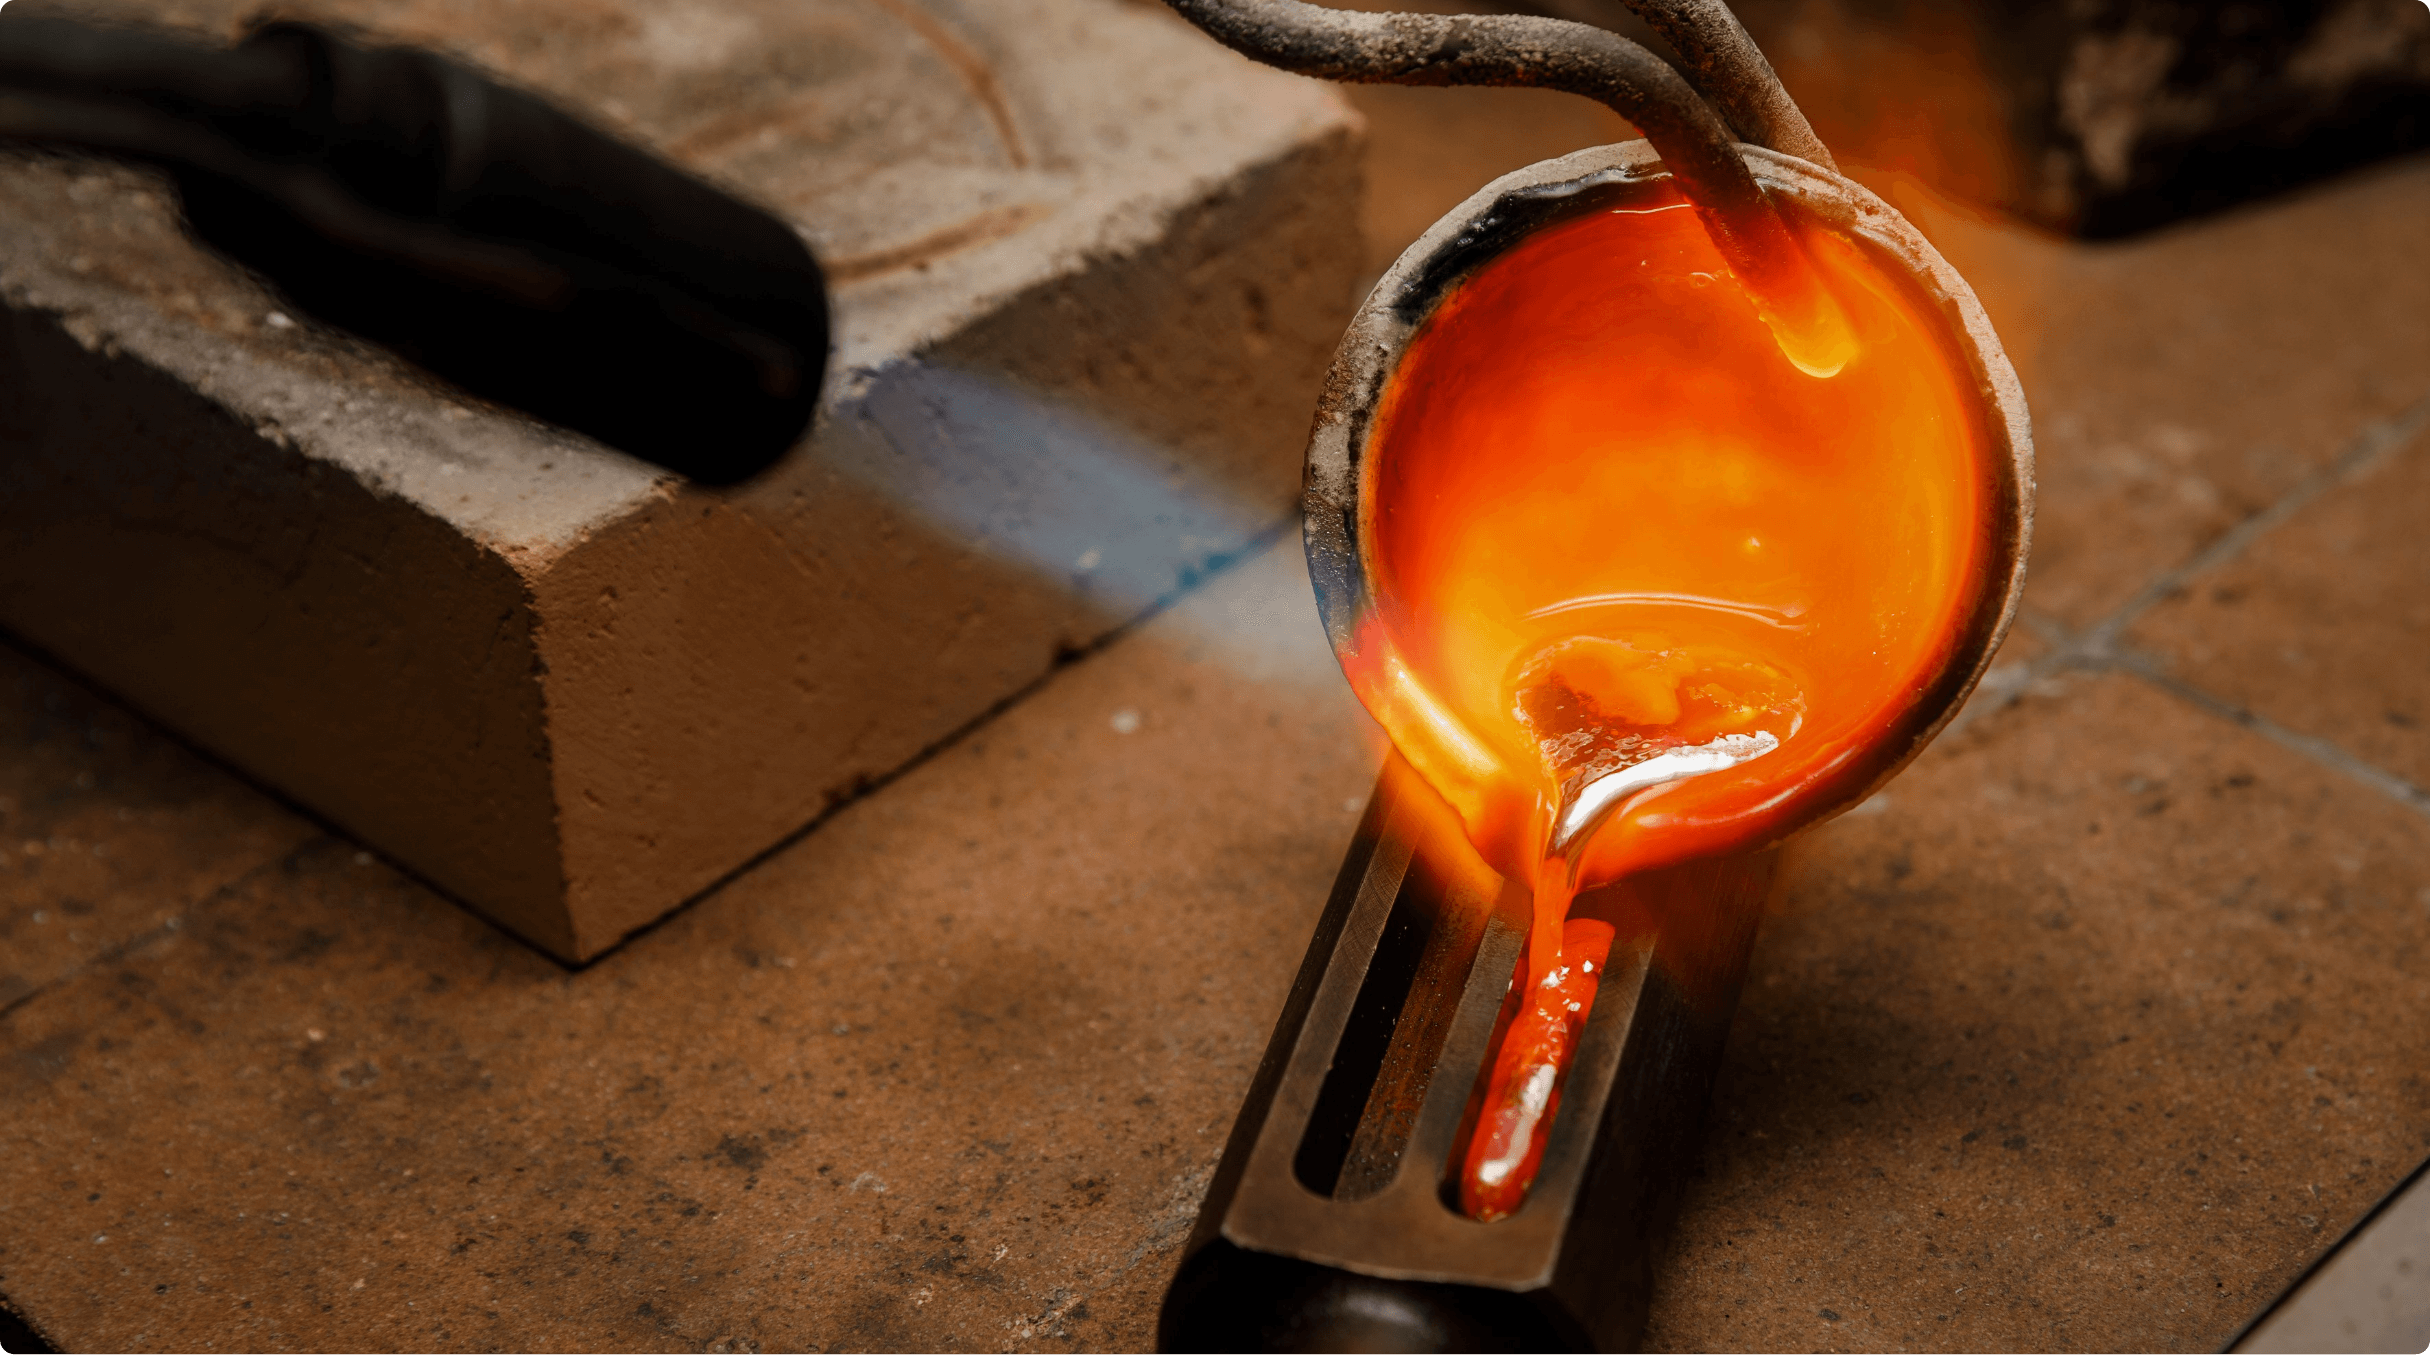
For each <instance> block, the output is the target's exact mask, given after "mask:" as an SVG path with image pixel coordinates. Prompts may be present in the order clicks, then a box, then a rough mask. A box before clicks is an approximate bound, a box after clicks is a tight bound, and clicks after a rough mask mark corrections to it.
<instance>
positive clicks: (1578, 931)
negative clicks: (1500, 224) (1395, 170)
mask: <svg viewBox="0 0 2430 1355" xmlns="http://www.w3.org/2000/svg"><path fill="white" fill-rule="evenodd" d="M1797 230H1798V235H1799V238H1800V240H1801V242H1802V243H1803V245H1804V247H1805V252H1806V254H1807V255H1808V257H1809V258H1810V259H1811V260H1812V262H1813V264H1814V267H1815V269H1816V271H1817V272H1818V273H1819V274H1820V275H1821V276H1822V277H1823V278H1824V279H1826V281H1827V283H1828V285H1829V287H1830V289H1831V291H1832V293H1834V294H1835V295H1836V297H1837V299H1838V302H1839V308H1840V309H1841V310H1842V311H1844V312H1845V314H1846V316H1847V319H1848V323H1849V325H1850V326H1851V328H1852V330H1853V333H1854V335H1855V339H1856V345H1855V349H1854V352H1853V354H1852V355H1851V356H1849V357H1848V358H1847V360H1846V361H1845V362H1844V364H1832V365H1833V366H1835V367H1836V372H1835V374H1832V375H1829V376H1817V375H1813V374H1811V373H1812V372H1813V370H1814V368H1815V366H1816V364H1813V363H1811V362H1792V361H1790V360H1789V359H1787V358H1785V357H1784V356H1783V353H1782V349H1781V346H1780V344H1779V343H1778V342H1776V340H1775V336H1774V333H1773V332H1772V329H1771V328H1770V327H1768V326H1767V324H1766V323H1765V320H1764V318H1763V317H1762V316H1760V315H1759V314H1758V312H1757V310H1756V308H1755V307H1754V306H1753V305H1752V304H1751V303H1750V301H1749V300H1748V297H1747V294H1746V292H1745V291H1744V290H1742V288H1741V287H1740V286H1739V285H1738V282H1737V280H1736V279H1735V278H1734V277H1733V275H1732V273H1731V272H1730V270H1729V268H1728V267H1727V266H1726V265H1725V264H1724V263H1723V261H1722V259H1721V256H1720V255H1719V254H1717V253H1716V252H1715V250H1714V247H1713V245H1712V243H1711V242H1710V240H1709V239H1708V238H1707V236H1706V233H1705V232H1704V231H1703V230H1702V229H1701V228H1700V227H1699V225H1698V222H1697V220H1696V216H1695V214H1694V212H1693V211H1692V210H1690V209H1689V207H1688V205H1687V204H1686V203H1685V202H1684V201H1683V200H1682V199H1681V197H1680V196H1679V194H1678V192H1677V190H1676V189H1675V188H1674V187H1672V186H1671V184H1670V183H1669V182H1668V181H1667V180H1657V181H1653V182H1649V183H1645V184H1641V185H1638V186H1636V187H1635V188H1633V189H1632V190H1631V191H1630V196H1628V197H1627V198H1625V199H1623V200H1621V201H1620V202H1619V204H1618V205H1617V206H1616V207H1614V206H1610V205H1609V204H1607V205H1606V206H1604V207H1602V208H1598V209H1597V210H1596V211H1594V212H1593V213H1592V214H1591V215H1587V216H1584V217H1581V218H1577V219H1573V220H1570V221H1567V222H1564V223H1562V224H1559V225H1555V226H1552V227H1548V228H1546V229H1543V230H1541V231H1539V232H1537V233H1536V234H1535V235H1533V236H1531V237H1530V238H1528V239H1526V240H1524V241H1523V242H1521V243H1520V244H1519V245H1517V246H1516V247H1514V248H1513V249H1511V250H1510V251H1508V252H1507V253H1505V254H1503V255H1502V256H1501V257H1500V258H1498V259H1497V260H1495V261H1494V262H1492V263H1490V264H1488V265H1486V266H1485V267H1484V268H1483V269H1481V270H1480V271H1479V272H1478V273H1477V274H1476V275H1475V276H1473V277H1471V278H1470V279H1468V280H1467V281H1465V282H1464V283H1462V284H1461V285H1460V286H1459V287H1458V289H1457V290H1456V291H1455V292H1454V293H1453V294H1452V295H1451V296H1450V297H1449V298H1447V299H1446V300H1445V301H1444V302H1443V304H1442V305H1441V306H1440V307H1439V308H1438V309H1437V310H1436V312H1435V313H1434V315H1433V316H1432V317H1431V318H1430V319H1429V320H1428V321H1427V322H1426V325H1425V327H1424V328H1423V330H1422V331H1421V332H1420V333H1419V334H1418V335H1417V336H1416V337H1415V338H1414V340H1413V341H1412V342H1411V344H1410V346H1409V349H1408V351H1407V354H1406V356H1405V357H1404V359H1403V360H1402V362H1401V364H1400V366H1399V369H1398V371H1397V373H1396V374H1395V376H1394V379H1393V385H1392V387H1391V389H1390V390H1389V391H1388V392H1387V393H1386V396H1385V399H1384V402H1383V404H1382V406H1381V407H1380V409H1379V411H1378V416H1377V427H1376V432H1375V434H1374V436H1373V438H1372V439H1371V441H1370V442H1369V444H1368V446H1369V449H1370V459H1369V461H1368V464H1367V467H1366V471H1365V474H1366V475H1367V476H1368V481H1367V484H1366V487H1365V490H1366V492H1365V493H1364V494H1363V495H1362V502H1363V503H1364V505H1365V509H1364V511H1365V513H1366V515H1367V520H1366V521H1365V522H1364V523H1363V524H1362V526H1363V535H1364V538H1365V540H1366V542H1367V543H1368V545H1367V550H1368V553H1369V567H1370V571H1371V579H1372V580H1373V585H1374V593H1375V598H1376V607H1375V610H1374V612H1373V613H1372V615H1371V616H1370V618H1369V620H1368V621H1367V623H1366V628H1365V629H1364V630H1363V631H1362V632H1361V633H1360V635H1359V637H1358V643H1357V646H1356V652H1355V654H1354V655H1352V656H1351V657H1350V658H1348V659H1346V660H1345V668H1346V669H1347V670H1348V672H1349V675H1350V679H1351V682H1352V685H1353V686H1354V687H1356V688H1357V690H1358V692H1359V695H1360V698H1361V699H1362V700H1363V701H1364V702H1365V703H1366V705H1367V707H1368V709H1369V710H1370V711H1372V712H1373V713H1374V714H1375V716H1376V717H1377V719H1379V720H1380V721H1382V723H1383V724H1384V726H1385V728H1386V730H1387V731H1388V732H1389V733H1390V734H1391V736H1392V738H1393V740H1394V742H1395V743H1396V744H1397V745H1398V746H1399V747H1400V749H1401V751H1402V753H1403V754H1404V755H1405V756H1406V757H1407V758H1408V759H1409V761H1410V762H1411V763H1412V764H1413V765H1415V766H1416V767H1417V769H1418V770H1419V771H1420V772H1421V773H1423V774H1424V776H1425V777H1426V779H1427V781H1428V782H1429V783H1430V784H1431V785H1432V786H1433V787H1434V788H1435V790H1436V791H1438V792H1439V793H1440V794H1441V795H1442V796H1443V797H1444V798H1445V799H1446V800H1447V801H1449V802H1450V804H1451V805H1452V807H1453V808H1454V809H1455V810H1457V811H1458V812H1459V814H1460V816H1461V818H1462V820H1463V822H1464V823H1465V824H1466V827H1467V831H1468V834H1469V837H1470V839H1471V840H1472V841H1473V842H1474V843H1475V845H1476V847H1477V849H1478V850H1479V851H1480V852H1481V853H1482V854H1483V855H1484V857H1485V859H1486V860H1487V861H1488V862H1490V863H1491V864H1492V865H1493V866H1494V867H1495V868H1496V869H1498V870H1500V871H1501V872H1502V873H1503V874H1504V875H1505V876H1506V877H1508V878H1510V879H1512V880H1516V881H1521V882H1532V885H1533V889H1534V896H1535V916H1534V925H1533V928H1532V930H1531V933H1530V938H1529V944H1528V953H1527V965H1526V972H1525V974H1524V976H1523V977H1522V978H1520V979H1519V980H1517V982H1519V983H1521V984H1523V985H1524V986H1523V987H1522V988H1521V989H1520V997H1521V999H1522V1000H1521V1001H1520V1003H1519V1008H1518V1010H1517V1012H1516V1013H1515V1014H1514V1015H1513V1017H1512V1019H1511V1021H1510V1023H1509V1025H1508V1028H1507V1032H1506V1034H1505V1035H1504V1037H1503V1039H1502V1043H1501V1045H1500V1048H1499V1051H1498V1053H1497V1055H1496V1058H1495V1061H1494V1063H1493V1065H1492V1066H1491V1071H1490V1073H1489V1074H1488V1082H1487V1085H1486V1089H1485V1097H1484V1102H1483V1105H1482V1109H1481V1113H1480V1115H1479V1118H1478V1121H1477V1127H1476V1130H1475V1132H1474V1133H1473V1134H1472V1136H1471V1138H1470V1141H1469V1144H1468V1149H1467V1157H1466V1159H1465V1166H1464V1169H1463V1171H1462V1174H1461V1190H1460V1195H1461V1202H1462V1205H1463V1208H1464V1209H1465V1210H1466V1211H1467V1212H1468V1213H1469V1214H1470V1215H1472V1216H1474V1217H1476V1218H1479V1219H1488V1220H1490V1219H1495V1218H1500V1217H1503V1216H1506V1215H1508V1214H1509V1213H1511V1212H1513V1211H1514V1210H1516V1209H1518V1208H1519V1206H1520V1205H1521V1204H1522V1203H1524V1201H1525V1199H1526V1195H1527V1189H1528V1186H1529V1184H1530V1183H1531V1182H1532V1180H1533V1178H1534V1175H1535V1169H1536V1163H1537V1160H1538V1159H1539V1157H1540V1156H1541V1154H1542V1151H1543V1143H1544V1137H1545V1133H1546V1131H1547V1130H1548V1129H1549V1127H1550V1125H1551V1122H1552V1119H1553V1116H1554V1114H1555V1112H1556V1110H1557V1107H1558V1105H1559V1098H1560V1090H1561V1081H1562V1077H1563V1075H1564V1073H1565V1071H1566V1069H1567V1066H1568V1062H1569V1052H1570V1050H1571V1048H1572V1047H1573V1046H1574V1044H1575V1041H1576V1037H1577V1035H1578V1033H1579V1032H1580V1031H1581V1030H1582V1029H1583V1026H1584V1022H1585V1019H1586V1013H1587V1011H1588V1010H1589V1009H1590V1008H1591V1007H1592V1005H1593V998H1594V989H1595V985H1596V983H1597V981H1598V980H1599V978H1600V972H1601V969H1602V967H1603V966H1602V959H1603V956H1604V954H1605V953H1606V952H1607V950H1608V948H1609V947H1610V946H1611V945H1612V943H1613V939H1614V935H1613V929H1612V928H1611V927H1610V926H1608V925H1606V924H1603V923H1598V922H1589V921H1585V920H1575V921H1573V920H1571V919H1569V917H1568V913H1569V908H1570V902H1571V899H1572V897H1573V895H1574V894H1575V893H1576V892H1577V891H1578V890H1579V889H1582V888H1593V887H1595V886H1597V885H1600V884H1604V883H1608V882H1611V881H1614V880H1618V879H1620V878H1622V877H1624V876H1628V875H1631V874H1634V873H1636V872H1639V871H1643V870H1647V869H1650V868H1654V867H1658V866H1664V865H1669V864H1673V863H1676V862H1680V861H1684V860H1689V859H1693V858H1698V857H1706V856H1714V855H1720V854H1724V853H1730V852H1736V851H1746V850H1752V849H1754V848H1757V847H1760V846H1762V845H1764V844H1766V843H1768V842H1771V841H1774V840H1776V839H1778V838H1780V837H1782V836H1784V835H1786V834H1787V833H1789V832H1791V831H1793V830H1794V829H1796V828H1797V827H1799V826H1801V825H1802V824H1803V823H1805V822H1806V821H1807V820H1808V819H1810V818H1811V817H1812V816H1813V815H1814V814H1816V813H1819V812H1821V811H1823V810H1825V809H1827V808H1828V807H1829V806H1830V805H1831V804H1832V803H1834V800H1833V796H1834V795H1835V794H1837V795H1844V794H1845V793H1847V792H1848V791H1849V790H1851V789H1853V787H1851V786H1849V785H1848V784H1846V778H1847V777H1848V776H1850V775H1854V774H1856V764H1857V763H1858V762H1859V761H1860V758H1859V755H1860V754H1861V753H1862V752H1863V751H1864V750H1865V749H1867V748H1868V746H1869V745H1871V744H1872V743H1874V742H1875V741H1876V740H1877V739H1879V738H1880V737H1881V736H1882V735H1883V733H1884V731H1885V730H1886V729H1888V727H1890V726H1891V725H1893V724H1894V723H1896V722H1897V721H1898V720H1899V719H1900V717H1901V716H1903V715H1904V714H1906V713H1907V712H1908V711H1909V710H1910V709H1911V708H1912V707H1913V706H1914V704H1915V703H1916V701H1917V700H1918V699H1919V697H1920V696H1921V695H1922V692H1923V690H1924V688H1925V687H1926V686H1927V685H1928V683H1929V682H1930V681H1931V679H1932V678H1933V676H1934V675H1935V674H1936V673H1937V672H1938V671H1939V669H1940V668H1941V666H1942V665H1943V664H1944V663H1945V662H1946V660H1947V658H1948V657H1949V650H1950V646H1951V645H1952V644H1953V638H1952V637H1953V636H1954V634H1955V632H1956V627H1957V623H1958V621H1959V620H1960V618H1961V617H1963V616H1964V615H1965V614H1966V613H1967V612H1968V611H1969V610H1970V609H1971V607H1972V606H1973V605H1974V602H1975V600H1976V599H1977V598H1978V597H1979V596H1980V594H1981V590H1982V589H1983V587H1984V586H1985V585H1984V581H1983V578H1982V575H1983V573H1984V567H1985V563H1986V560H1987V558H1988V554H1989V548H1988V543H1987V540H1986V538H1985V535H1984V527H1983V522H1984V520H1985V508H1986V497H1987V493H1988V491H1987V489H1986V482H1985V477H1984V473H1983V471H1982V467H1983V466H1984V465H1985V464H1986V458H1985V449H1986V447H1987V445H1988V437H1987V433H1986V430H1985V428H1984V426H1983V424H1982V422H1981V416H1980V415H1979V414H1978V413H1977V412H1976V410H1977V407H1978V402H1977V400H1976V398H1975V397H1974V394H1973V389H1972V383H1971V381H1970V380H1969V379H1968V376H1967V373H1966V372H1965V370H1964V368H1963V366H1962V364H1961V362H1960V360H1959V359H1958V358H1957V357H1956V356H1955V354H1954V353H1953V352H1952V351H1951V350H1950V349H1949V348H1948V347H1946V346H1945V345H1944V343H1943V342H1942V341H1941V339H1940V338H1939V337H1937V336H1938V332H1939V331H1938V329H1937V328H1936V326H1935V325H1934V324H1933V323H1932V317H1930V316H1929V315H1927V314H1926V313H1924V312H1923V311H1922V309H1921V306H1922V305H1923V304H1924V303H1922V302H1921V301H1920V300H1918V299H1916V298H1915V297H1914V296H1913V295H1912V294H1911V293H1910V292H1909V291H1908V290H1907V289H1906V286H1905V285H1904V284H1903V283H1901V282H1899V281H1897V280H1896V279H1895V277H1894V275H1893V274H1892V273H1891V272H1890V271H1889V270H1888V269H1886V268H1885V267H1884V266H1882V265H1880V264H1878V263H1876V262H1875V261H1874V260H1873V259H1872V258H1871V257H1870V256H1868V255H1867V254H1866V253H1865V252H1864V250H1863V249H1862V248H1861V247H1860V246H1858V245H1856V244H1854V243H1852V242H1850V241H1849V240H1847V239H1844V238H1842V237H1840V236H1838V235H1835V234H1833V233H1830V232H1828V231H1825V230H1822V229H1819V228H1814V227H1811V226H1810V225H1806V224H1799V225H1798V227H1797ZM1755 731H1768V732H1769V733H1771V734H1773V735H1774V736H1776V737H1777V738H1779V739H1780V741H1781V744H1780V747H1779V748H1778V750H1776V751H1774V752H1772V753H1771V754H1769V755H1767V756H1764V757H1761V758H1757V759H1756V760H1754V761H1752V762H1749V763H1746V764H1745V765H1743V766H1740V767H1737V768H1735V769H1733V770H1730V771H1725V772H1718V773H1714V774H1712V775H1708V776H1704V777H1699V778H1697V779H1694V780H1690V781H1684V782H1680V783H1677V784H1674V785H1670V786H1665V787H1660V788H1658V789H1655V790H1651V791H1647V792H1644V793H1642V794H1641V795H1639V796H1638V797H1637V798H1636V799H1634V800H1633V801H1631V802H1629V803H1627V804H1625V805H1624V806H1622V807H1621V808H1620V809H1619V810H1618V811H1617V812H1615V813H1614V814H1613V816H1612V817H1611V819H1610V820H1609V821H1608V822H1606V823H1605V825H1604V826H1603V828H1602V829H1601V830H1600V831H1599V832H1598V833H1597V834H1596V835H1595V836H1594V837H1592V838H1591V839H1590V840H1588V841H1587V842H1585V843H1583V844H1581V845H1580V846H1578V847H1577V848H1575V849H1574V851H1573V852H1572V853H1571V855H1570V857H1569V858H1568V859H1560V858H1556V857H1554V856H1553V855H1552V854H1551V850H1550V836H1549V832H1550V827H1551V823H1552V819H1553V815H1554V813H1555V811H1556V809H1557V808H1558V806H1559V804H1560V801H1561V796H1562V791H1563V787H1564V784H1565V783H1568V784H1570V785H1572V786H1574V785H1576V784H1578V783H1580V782H1582V781H1583V780H1586V779H1591V778H1593V777H1596V776H1600V775H1603V774H1605V773H1607V772H1609V771H1611V770H1612V769H1614V768H1618V767H1624V766H1627V765H1629V764H1631V763H1633V762H1636V761H1641V760H1643V759H1644V758H1647V757H1650V756H1653V755H1655V754H1657V753H1660V752H1661V751H1663V750H1665V749H1667V748H1672V747H1677V746H1680V745H1683V744H1695V743H1704V742H1707V741H1709V740H1711V739H1712V738H1714V737H1716V736H1718V735H1722V734H1730V733H1752V732H1755Z"/></svg>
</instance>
